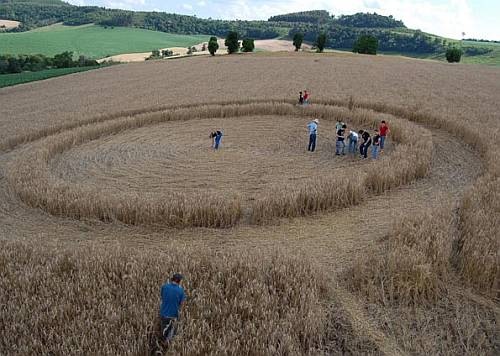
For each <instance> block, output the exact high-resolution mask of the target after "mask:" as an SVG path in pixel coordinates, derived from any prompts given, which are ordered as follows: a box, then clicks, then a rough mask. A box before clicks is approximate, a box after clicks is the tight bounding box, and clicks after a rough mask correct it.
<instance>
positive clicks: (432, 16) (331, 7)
mask: <svg viewBox="0 0 500 356" xmlns="http://www.w3.org/2000/svg"><path fill="white" fill-rule="evenodd" d="M66 1H67V2H68V3H70V4H73V5H80V6H84V5H85V6H101V7H106V8H113V9H123V10H132V11H157V12H168V13H176V14H182V15H190V16H196V17H200V18H212V19H221V20H267V19H268V18H269V17H271V16H275V15H282V14H286V13H291V12H299V11H310V10H326V11H328V12H329V13H330V15H335V16H340V15H352V14H355V13H358V12H370V13H373V12H376V13H377V14H380V15H385V16H389V15H392V16H394V18H396V19H397V20H402V21H403V22H404V23H405V25H406V26H407V27H408V28H411V29H419V30H422V31H424V32H428V33H431V34H435V35H439V36H442V37H447V38H452V39H457V40H459V39H462V37H463V38H475V39H485V40H500V26H498V25H497V19H496V16H495V14H498V13H500V2H498V3H492V2H491V0H476V1H468V0H353V1H350V2H349V3H343V2H339V4H331V3H330V2H328V1H325V0H311V1H309V2H307V3H304V2H302V1H297V0H290V1H285V0H267V1H265V0H253V1H249V0H182V1H179V2H173V1H170V0H167V1H161V0H66ZM463 33H465V36H463V35H462V34H463Z"/></svg>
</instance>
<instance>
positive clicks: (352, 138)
mask: <svg viewBox="0 0 500 356" xmlns="http://www.w3.org/2000/svg"><path fill="white" fill-rule="evenodd" d="M358 137H359V136H358V133H357V132H356V131H354V130H349V135H348V136H347V143H348V144H349V146H348V151H349V153H352V154H356V152H357V151H358Z"/></svg>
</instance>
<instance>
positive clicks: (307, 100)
mask: <svg viewBox="0 0 500 356" xmlns="http://www.w3.org/2000/svg"><path fill="white" fill-rule="evenodd" d="M304 104H306V105H308V104H309V93H308V92H307V90H304Z"/></svg>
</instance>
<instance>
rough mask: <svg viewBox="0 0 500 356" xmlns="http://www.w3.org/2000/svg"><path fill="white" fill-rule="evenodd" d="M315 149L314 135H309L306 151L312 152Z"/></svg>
mask: <svg viewBox="0 0 500 356" xmlns="http://www.w3.org/2000/svg"><path fill="white" fill-rule="evenodd" d="M315 149H316V134H310V135H309V146H307V150H308V151H311V152H314V150H315Z"/></svg>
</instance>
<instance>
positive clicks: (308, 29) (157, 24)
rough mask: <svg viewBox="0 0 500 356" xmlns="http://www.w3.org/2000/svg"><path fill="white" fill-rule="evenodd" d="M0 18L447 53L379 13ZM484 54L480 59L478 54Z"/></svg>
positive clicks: (4, 12) (16, 14) (26, 7)
mask: <svg viewBox="0 0 500 356" xmlns="http://www.w3.org/2000/svg"><path fill="white" fill-rule="evenodd" d="M0 18H8V19H15V20H18V21H21V22H22V24H21V26H20V27H18V28H15V29H12V30H9V31H26V30H29V29H31V28H34V27H40V26H46V25H50V24H53V23H57V22H63V23H64V24H66V25H83V24H89V23H95V24H98V25H102V26H106V27H114V26H124V27H138V28H144V29H149V30H155V31H162V32H168V33H178V34H210V35H214V36H218V37H225V36H226V35H227V34H228V33H229V32H237V33H238V34H239V35H240V36H241V38H253V39H270V38H277V37H280V36H283V35H285V36H287V37H288V38H289V39H293V38H294V36H295V34H296V33H302V34H303V40H304V41H306V42H310V43H316V41H317V39H318V36H319V35H320V34H325V37H326V41H325V43H324V46H325V47H326V48H337V49H349V50H350V49H352V48H353V47H354V45H355V43H356V41H358V39H359V38H360V37H362V36H372V37H374V38H376V39H377V40H378V50H380V51H385V52H398V53H414V54H429V53H443V52H445V51H446V49H447V48H448V44H447V42H446V40H445V39H442V38H439V37H434V36H430V35H428V34H426V33H423V32H422V31H419V30H416V31H413V30H409V29H407V28H406V27H405V25H404V23H403V22H401V21H399V20H396V19H394V18H393V17H392V16H382V15H378V14H376V13H373V14H370V13H358V14H354V15H342V16H339V17H335V16H332V15H330V14H329V13H328V12H327V11H324V10H314V11H305V12H297V13H290V14H284V15H278V16H273V17H271V18H269V20H268V21H239V20H235V21H227V20H213V19H210V18H209V19H200V18H197V17H195V16H186V15H178V14H169V13H160V12H132V11H126V10H116V9H105V8H100V7H95V6H73V5H69V4H67V3H63V2H58V1H57V0H54V1H53V2H51V3H50V4H44V5H41V4H36V3H29V2H21V3H18V2H7V3H1V2H0ZM464 51H465V53H467V54H469V55H473V54H474V53H475V54H476V55H477V54H484V53H487V52H488V51H491V50H482V49H479V50H478V49H473V48H470V49H469V48H467V49H465V50H464ZM479 52H481V53H479Z"/></svg>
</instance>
